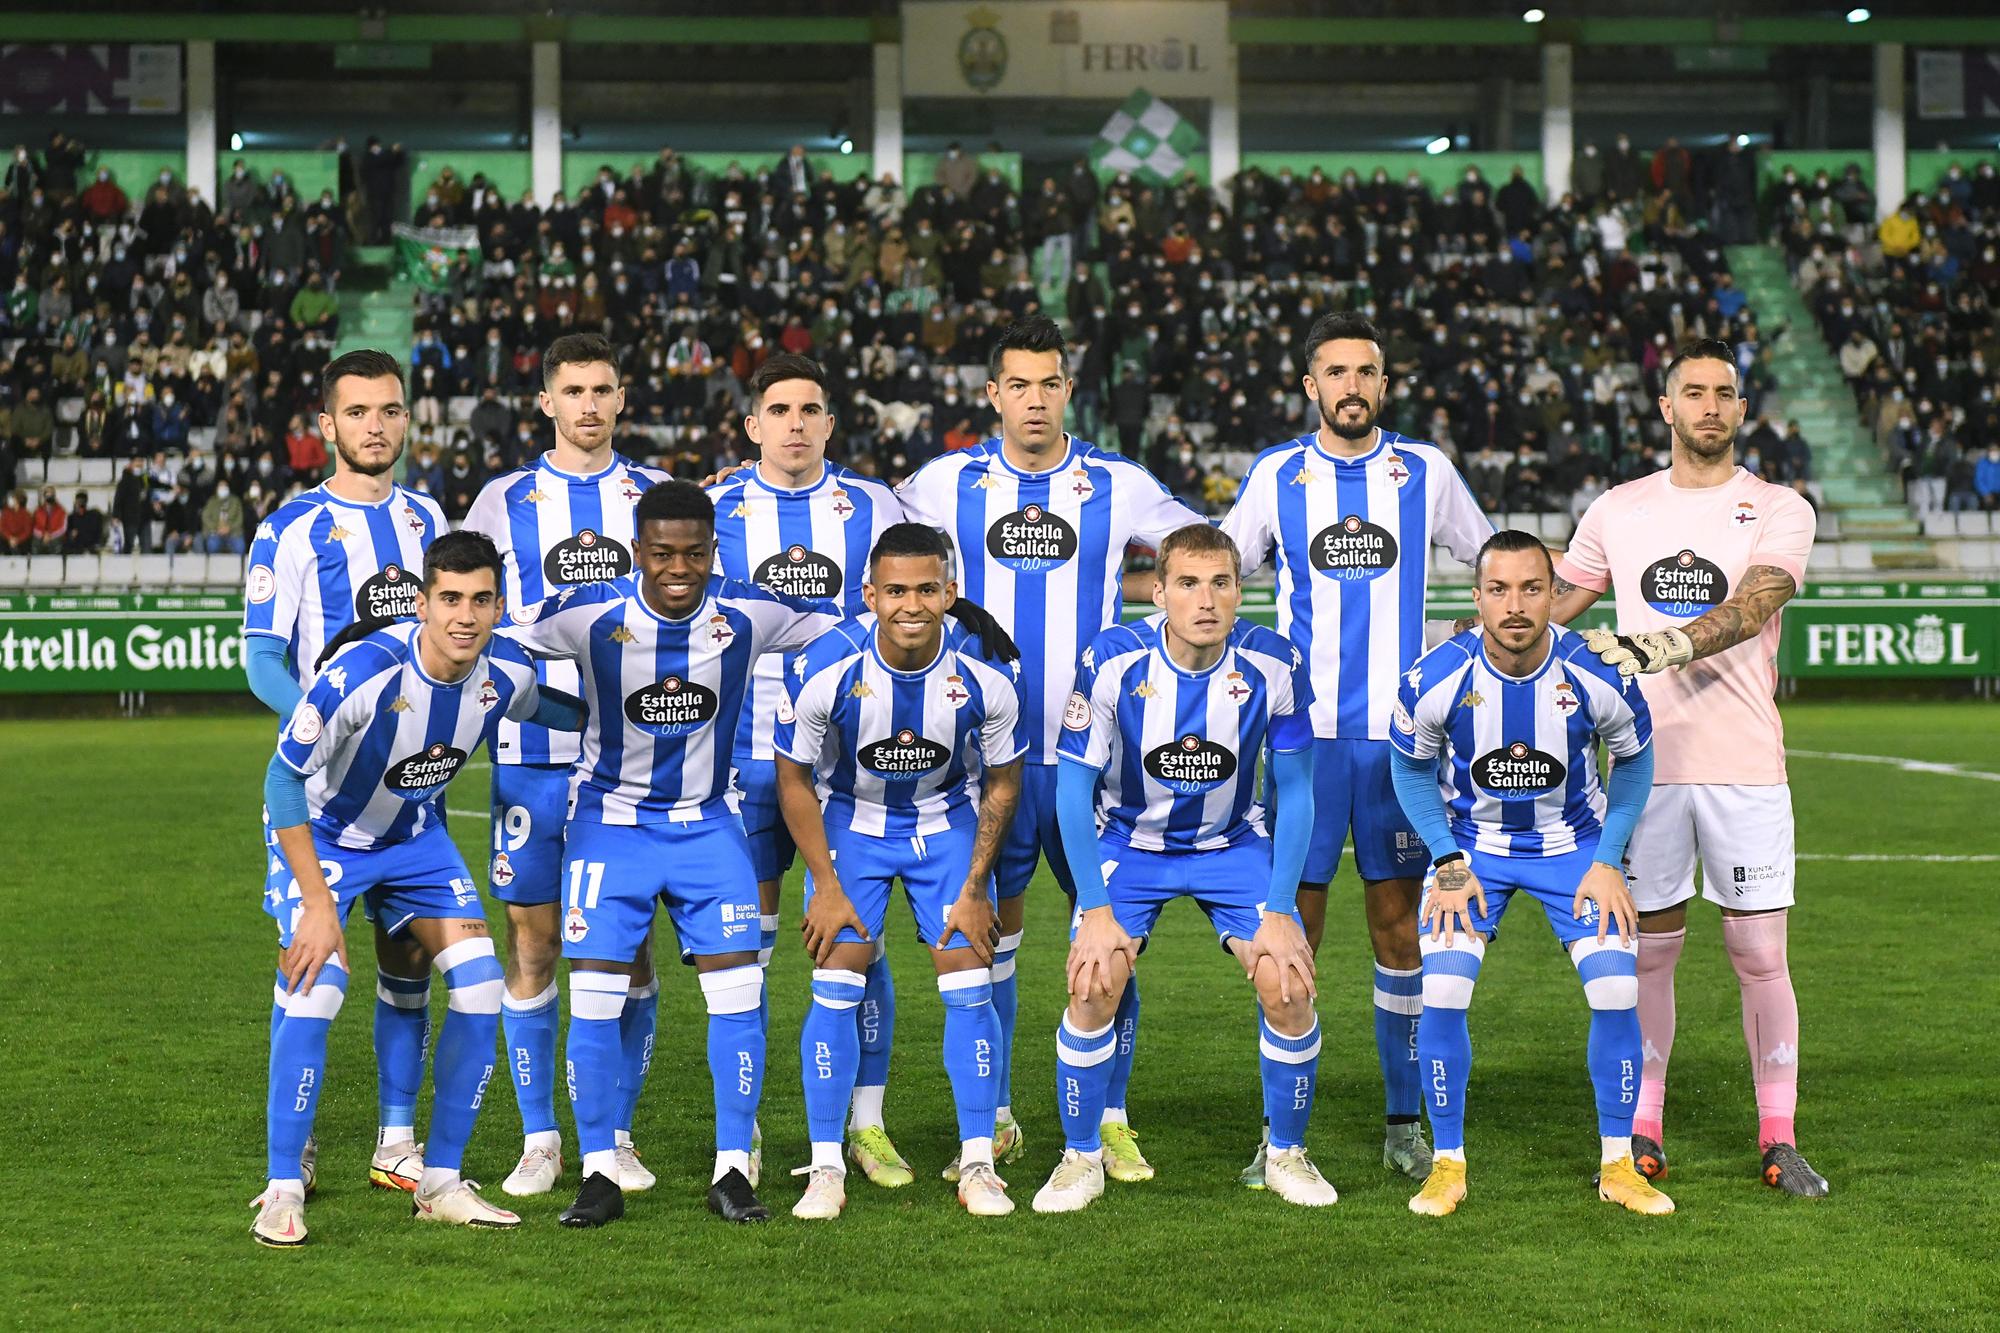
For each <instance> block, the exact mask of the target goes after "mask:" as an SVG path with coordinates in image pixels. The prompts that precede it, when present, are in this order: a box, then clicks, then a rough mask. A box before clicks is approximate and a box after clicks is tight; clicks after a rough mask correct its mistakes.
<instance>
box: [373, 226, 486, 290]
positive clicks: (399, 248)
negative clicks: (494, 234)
mask: <svg viewBox="0 0 2000 1333" xmlns="http://www.w3.org/2000/svg"><path fill="white" fill-rule="evenodd" d="M392 230H393V231H394V232H395V236H396V268H397V270H398V271H399V272H401V273H402V275H403V276H404V277H406V278H408V279H409V280H410V281H411V282H414V283H416V284H417V286H419V287H421V288H423V289H424V290H425V291H427V292H441V291H443V290H444V289H445V287H446V286H447V285H448V283H449V281H450V276H451V266H452V265H453V264H454V263H456V262H457V261H458V252H459V251H460V250H470V251H471V252H472V253H473V254H475V255H477V254H478V253H479V228H477V227H412V226H411V225H410V224H409V223H407V222H398V223H397V224H396V225H395V227H394V228H393V229H392Z"/></svg>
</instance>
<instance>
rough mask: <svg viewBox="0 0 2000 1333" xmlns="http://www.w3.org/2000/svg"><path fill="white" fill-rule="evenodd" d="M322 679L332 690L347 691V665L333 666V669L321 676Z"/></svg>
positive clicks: (338, 692) (336, 691) (344, 692)
mask: <svg viewBox="0 0 2000 1333" xmlns="http://www.w3.org/2000/svg"><path fill="white" fill-rule="evenodd" d="M320 679H321V680H323V681H325V682H326V684H327V688H328V689H330V690H332V691H333V692H334V693H335V694H346V693H347V668H346V667H335V668H333V670H331V671H329V672H327V673H326V674H325V675H323V676H321V677H320Z"/></svg>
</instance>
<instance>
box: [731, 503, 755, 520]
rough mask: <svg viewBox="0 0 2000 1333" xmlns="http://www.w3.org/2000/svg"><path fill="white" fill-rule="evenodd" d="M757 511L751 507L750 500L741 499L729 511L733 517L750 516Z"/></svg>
mask: <svg viewBox="0 0 2000 1333" xmlns="http://www.w3.org/2000/svg"><path fill="white" fill-rule="evenodd" d="M755 512H756V511H755V510H753V509H751V507H750V502H749V501H748V500H741V501H738V502H737V505H736V508H734V509H732V510H730V511H729V516H730V517H731V518H748V517H750V515H751V514H753V513H755Z"/></svg>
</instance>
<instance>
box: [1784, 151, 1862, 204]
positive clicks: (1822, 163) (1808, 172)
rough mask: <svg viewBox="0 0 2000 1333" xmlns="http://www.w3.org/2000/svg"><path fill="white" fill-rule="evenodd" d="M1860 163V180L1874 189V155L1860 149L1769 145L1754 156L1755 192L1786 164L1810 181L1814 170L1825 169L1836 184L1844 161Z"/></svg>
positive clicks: (1842, 173)
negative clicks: (1821, 149)
mask: <svg viewBox="0 0 2000 1333" xmlns="http://www.w3.org/2000/svg"><path fill="white" fill-rule="evenodd" d="M1850 162H1856V163H1859V164H1860V166H1861V179H1862V180H1865V181H1867V182H1868V188H1869V189H1871V190H1872V189H1874V188H1875V154H1873V153H1871V152H1864V151H1862V150H1860V149H1852V148H1850V149H1844V150H1840V151H1835V152H1814V151H1804V150H1793V149H1780V148H1769V149H1765V150H1764V151H1763V152H1760V153H1759V154H1758V155H1757V183H1758V187H1759V189H1758V193H1759V194H1760V195H1761V194H1762V193H1763V192H1764V190H1766V189H1768V188H1769V187H1770V185H1771V182H1773V181H1775V180H1777V179H1778V178H1779V177H1781V176H1783V175H1784V174H1785V168H1786V167H1797V168H1798V172H1799V179H1800V180H1803V181H1811V180H1812V178H1813V174H1814V173H1815V172H1818V171H1821V170H1824V171H1825V172H1826V174H1827V175H1828V176H1829V177H1831V178H1832V179H1833V181H1834V183H1835V184H1838V183H1839V181H1840V178H1841V176H1842V175H1844V174H1845V173H1846V171H1847V164H1848V163H1850Z"/></svg>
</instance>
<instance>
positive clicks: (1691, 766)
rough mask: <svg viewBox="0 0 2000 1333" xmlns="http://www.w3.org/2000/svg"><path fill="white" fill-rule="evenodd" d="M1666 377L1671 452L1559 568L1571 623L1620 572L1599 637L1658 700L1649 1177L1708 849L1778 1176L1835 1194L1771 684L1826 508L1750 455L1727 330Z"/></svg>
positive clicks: (1639, 899)
mask: <svg viewBox="0 0 2000 1333" xmlns="http://www.w3.org/2000/svg"><path fill="white" fill-rule="evenodd" d="M1664 388H1665V393H1664V395H1663V396H1662V397H1661V398H1660V413H1661V415H1662V416H1663V417H1665V418H1666V421H1667V424H1668V425H1669V426H1671V427H1672V428H1673V436H1674V440H1673V464H1672V466H1671V467H1670V468H1669V469H1668V470H1667V471H1664V472H1657V473H1654V474H1653V475H1652V476H1650V477H1642V478H1640V479H1639V480H1637V481H1630V482H1626V483H1625V484H1624V485H1622V486H1617V487H1614V488H1612V489H1611V490H1609V491H1607V492H1605V493H1604V494H1603V495H1601V496H1599V497H1598V499H1597V500H1596V502H1595V503H1593V504H1592V505H1591V506H1590V509H1589V510H1588V511H1587V512H1586V513H1585V514H1584V516H1583V521H1582V523H1580V524H1579V525H1578V527H1577V530H1576V536H1575V538H1574V539H1573V540H1572V541H1571V543H1570V547H1569V550H1568V552H1567V553H1566V554H1565V555H1564V556H1563V557H1562V558H1561V559H1560V560H1558V561H1557V562H1556V585H1555V590H1556V605H1555V615H1554V619H1555V620H1556V621H1557V622H1558V623H1564V624H1567V623H1569V622H1570V621H1572V620H1574V619H1575V617H1576V616H1577V615H1579V614H1580V613H1582V612H1583V611H1584V610H1585V609H1586V608H1587V607H1589V606H1590V605H1591V603H1593V602H1595V601H1596V600H1597V599H1598V597H1600V596H1601V595H1603V594H1604V593H1605V592H1606V591H1607V590H1614V589H1615V591H1616V595H1617V611H1618V628H1617V630H1616V631H1615V632H1614V631H1612V630H1607V629H1599V630H1590V631H1587V633H1586V636H1585V637H1586V639H1587V641H1588V643H1589V646H1590V648H1591V650H1592V651H1593V652H1596V653H1597V654H1598V656H1599V657H1600V658H1601V659H1602V660H1603V661H1604V662H1606V663H1607V664H1611V665H1615V666H1617V667H1618V668H1619V670H1620V671H1621V672H1623V673H1624V674H1626V675H1637V676H1638V677H1639V683H1640V686H1641V688H1642V689H1644V691H1645V695H1646V702H1647V704H1648V705H1649V706H1650V708H1651V710H1652V715H1653V735H1654V746H1653V748H1654V751H1655V754H1656V756H1657V758H1656V761H1655V762H1656V771H1655V773H1654V777H1653V781H1654V788H1653V796H1652V799H1651V800H1650V801H1649V802H1648V803H1647V806H1646V811H1645V813H1644V815H1642V816H1641V817H1640V820H1639V824H1638V827H1637V829H1636V830H1635V831H1634V832H1633V835H1632V841H1631V848H1630V865H1631V872H1632V876H1633V885H1632V897H1633V901H1634V902H1635V904H1636V905H1637V906H1638V909H1639V930H1640V935H1639V1024H1640V1028H1641V1030H1642V1032H1643V1034H1644V1038H1645V1047H1644V1049H1645V1064H1644V1069H1643V1071H1642V1080H1641V1083H1640V1088H1639V1106H1638V1112H1637V1115H1636V1117H1635V1119H1634V1122H1633V1126H1632V1130H1633V1133H1632V1148H1633V1158H1634V1160H1635V1162H1636V1164H1637V1165H1638V1166H1639V1168H1640V1170H1641V1171H1643V1172H1644V1173H1645V1174H1646V1175H1647V1176H1649V1177H1652V1178H1654V1179H1658V1178H1660V1177H1663V1176H1665V1175H1666V1173H1667V1154H1666V1150H1665V1148H1664V1147H1663V1146H1662V1142H1661V1140H1662V1135H1663V1125H1664V1117H1665V1103H1666V1078H1667V1058H1668V1056H1669V1055H1671V1054H1672V1051H1673V1044H1674V965H1675V964H1676V963H1677V962H1678V961H1679V959H1680V953H1681V944H1682V942H1683V940H1684V939H1685V937H1686V934H1687V931H1686V923H1687V905H1688V902H1689V901H1690V900H1691V899H1692V898H1693V897H1694V894H1695V887H1694V874H1695V863H1696V861H1697V860H1699V861H1700V863H1701V869H1702V896H1703V897H1705V898H1707V899H1708V900H1709V901H1710V902H1713V903H1715V904H1717V905H1718V906H1719V907H1720V908H1721V909H1722V942H1723V947H1724V948H1725V949H1726V950H1727V951H1728V954H1729V962H1730V965H1731V966H1732V967H1733V968H1734V969H1735V971H1736V977H1737V981H1738V984H1739V985H1740V986H1741V988H1742V993H1743V1036H1744V1040H1745V1042H1746V1043H1747V1044H1748V1046H1749V1049H1750V1065H1751V1072H1752V1075H1753V1077H1754V1079H1755V1083H1756V1090H1757V1121H1758V1146H1759V1147H1760V1148H1761V1149H1762V1151H1763V1179H1764V1182H1765V1183H1766V1184H1767V1185H1770V1186H1772V1187H1773V1188H1776V1189H1780V1190H1783V1191H1785V1192H1786V1193H1788V1194H1794V1195H1801V1196H1806V1197H1819V1196H1823V1195H1825V1194H1826V1193H1827V1183H1826V1180H1825V1179H1824V1178H1823V1177H1822V1176H1821V1175H1820V1174H1819V1173H1818V1172H1817V1171H1814V1170H1813V1169H1812V1167H1811V1166H1810V1165H1809V1164H1807V1162H1806V1160H1805V1158H1804V1157H1802V1156H1801V1155H1800V1154H1799V1150H1798V1147H1797V1143H1798V1139H1797V1134H1796V1131H1795V1129H1794V1127H1793V1117H1794V1112H1795V1109H1796V1106H1797V1102H1798V1069H1799V1009H1798V1001H1797V998H1796V997H1795V996H1794V994H1793V991H1792V978H1791V972H1790V969H1789V966H1788V965H1787V963H1786V959H1785V931H1786V916H1787V914H1788V911H1789V909H1790V908H1791V905H1792V878H1793V847H1792V800H1791V789H1790V787H1788V786H1787V785H1786V780H1785V740H1784V726H1783V724H1782V723H1781V722H1780V721H1779V719H1778V709H1777V705H1776V703H1775V702H1774V700H1773V692H1774V690H1775V687H1776V685H1777V658H1778V632H1779V616H1780V613H1781V608H1782V607H1783V606H1784V604H1785V603H1786V602H1787V601H1789V600H1790V599H1791V598H1792V597H1793V595H1794V594H1796V593H1797V592H1798V589H1799V585H1800V584H1801V583H1802V582H1803V581H1804V579H1805V566H1806V557H1807V556H1808V555H1809V554H1810V553H1811V551H1812V543H1813V528H1814V516H1813V511H1812V506H1811V505H1809V504H1807V503H1806V501H1805V500H1804V499H1802V498H1801V497H1800V496H1799V495H1797V494H1796V493H1794V492H1792V491H1790V490H1787V489H1786V488H1784V487H1782V486H1774V485H1772V484H1770V483H1768V482H1765V481H1761V480H1759V479H1758V478H1757V477H1754V476H1752V475H1751V474H1750V473H1748V472H1746V471H1744V470H1743V469H1742V468H1740V467H1738V466H1737V465H1736V432H1737V430H1738V429H1739V428H1740V427H1741V425H1742V424H1743V412H1744V402H1743V397H1742V392H1741V385H1740V383H1739V381H1738V377H1737V370H1736V359H1735V354H1734V352H1733V351H1732V350H1731V348H1730V346H1729V344H1727V343H1724V342H1718V341H1712V340H1711V341H1704V342H1696V343H1693V344H1690V345H1688V346H1687V347H1684V348H1682V349H1681V352H1680V354H1679V355H1678V356H1677V357H1676V358H1675V359H1674V361H1673V363H1672V364H1671V365H1669V366H1668V367H1667V372H1666V379H1665V385H1664Z"/></svg>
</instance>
